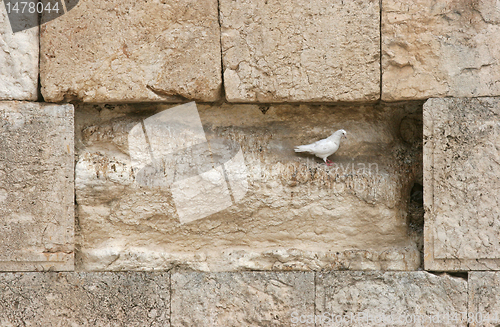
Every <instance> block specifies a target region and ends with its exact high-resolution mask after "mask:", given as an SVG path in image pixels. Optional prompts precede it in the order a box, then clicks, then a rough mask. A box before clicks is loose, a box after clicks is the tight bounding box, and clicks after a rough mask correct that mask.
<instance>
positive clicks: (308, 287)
mask: <svg viewBox="0 0 500 327" xmlns="http://www.w3.org/2000/svg"><path fill="white" fill-rule="evenodd" d="M171 291H172V326H242V325H244V326H290V325H291V315H292V313H293V312H297V313H298V312H301V313H304V314H308V315H313V314H314V296H315V293H314V273H312V272H240V273H196V272H178V273H174V274H172V290H171ZM303 326H314V324H305V325H303Z"/></svg>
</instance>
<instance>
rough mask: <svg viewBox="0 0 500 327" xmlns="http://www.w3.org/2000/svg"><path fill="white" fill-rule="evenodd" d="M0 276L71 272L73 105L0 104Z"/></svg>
mask: <svg viewBox="0 0 500 327" xmlns="http://www.w3.org/2000/svg"><path fill="white" fill-rule="evenodd" d="M0 118H1V120H0V140H1V142H0V271H2V270H3V271H25V270H47V269H55V270H73V247H74V246H73V230H74V210H75V209H74V153H73V152H74V144H73V139H74V126H73V105H70V104H67V105H49V104H43V103H33V102H15V101H9V102H0Z"/></svg>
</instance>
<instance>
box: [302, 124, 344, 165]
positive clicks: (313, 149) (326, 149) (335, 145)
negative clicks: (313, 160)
mask: <svg viewBox="0 0 500 327" xmlns="http://www.w3.org/2000/svg"><path fill="white" fill-rule="evenodd" d="M346 134H347V133H346V131H345V130H343V129H339V130H338V131H336V132H335V133H333V134H332V135H331V136H329V137H327V138H326V139H322V140H319V141H317V142H314V143H311V144H307V145H299V146H296V147H295V152H309V153H310V154H314V155H315V156H316V157H318V158H321V159H323V161H324V162H325V163H326V165H327V166H330V165H331V164H332V163H333V162H331V161H330V160H328V157H329V156H331V155H332V154H334V153H335V152H336V151H337V150H338V149H339V146H340V139H342V138H343V137H345V138H347V136H346Z"/></svg>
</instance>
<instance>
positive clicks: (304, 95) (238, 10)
mask: <svg viewBox="0 0 500 327" xmlns="http://www.w3.org/2000/svg"><path fill="white" fill-rule="evenodd" d="M379 8H380V7H379V2H378V1H374V0H356V1H341V0H335V1H327V0H312V1H304V0H287V1H267V0H258V1H249V0H242V1H231V0H222V1H220V15H221V25H222V53H223V64H224V87H225V91H226V98H227V100H228V101H230V102H299V101H311V102H319V101H325V102H328V101H330V102H331V101H368V100H376V99H379V98H380V30H379V26H380V9H379Z"/></svg>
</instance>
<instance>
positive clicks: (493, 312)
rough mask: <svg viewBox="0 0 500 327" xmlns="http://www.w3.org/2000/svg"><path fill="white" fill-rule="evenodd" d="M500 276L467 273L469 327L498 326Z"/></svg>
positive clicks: (499, 319)
mask: <svg viewBox="0 0 500 327" xmlns="http://www.w3.org/2000/svg"><path fill="white" fill-rule="evenodd" d="M499 295H500V274H499V273H498V272H492V271H481V272H471V273H469V301H468V316H467V319H468V322H469V326H470V327H477V326H484V327H496V326H498V325H499V324H500V296H499Z"/></svg>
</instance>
